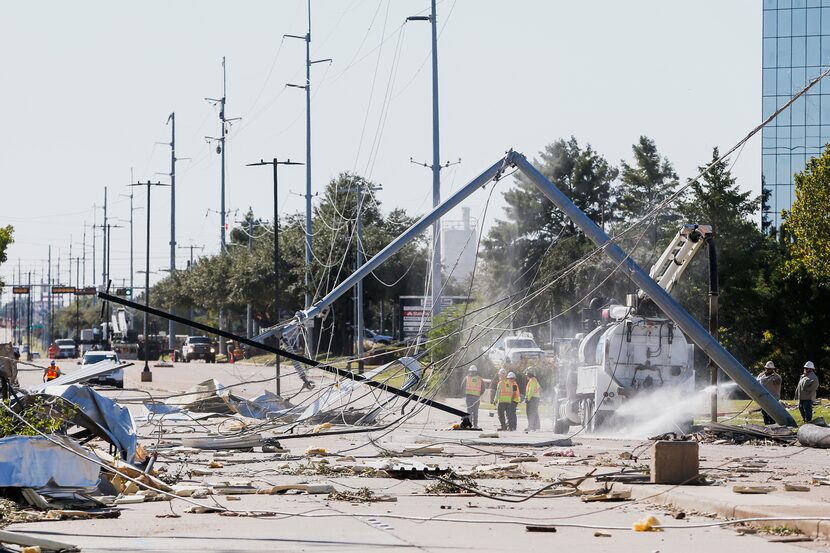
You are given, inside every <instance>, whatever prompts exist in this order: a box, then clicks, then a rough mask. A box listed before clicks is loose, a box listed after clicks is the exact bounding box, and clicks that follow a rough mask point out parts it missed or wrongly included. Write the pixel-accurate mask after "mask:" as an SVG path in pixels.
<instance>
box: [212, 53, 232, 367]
mask: <svg viewBox="0 0 830 553" xmlns="http://www.w3.org/2000/svg"><path fill="white" fill-rule="evenodd" d="M227 94H228V76H227V71H226V69H225V57H224V56H223V57H222V97H221V98H205V100H207V101H208V102H211V103H213V104H214V105H216V104H218V105H219V124H220V125H221V127H222V129H221V130H222V132H221V134H220V135H219V137H218V138H217V137H213V136H206V137H205V139H207V140H208V141H218V142H219V146H218V147H217V153H218V154H221V156H222V161H221V170H220V188H221V193H220V196H221V199H220V203H219V213H220V224H221V227H222V228H221V230H220V233H219V253H220V255H221V254H224V253H225V248H226V246H225V231H226V223H225V216H226V215H227V213H226V209H225V135H226V133H227V125H226V123H228V122H229V121H238V120H239V119H241V118H240V117H234V118H232V119H228V118H226V117H225V104H226V102H227ZM224 325H225V308H224V307H220V308H219V328H220V329H222V330H224V329H225V326H224ZM219 353H222V354H224V353H225V338H224V337H222V336H220V337H219Z"/></svg>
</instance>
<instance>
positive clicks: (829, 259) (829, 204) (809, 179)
mask: <svg viewBox="0 0 830 553" xmlns="http://www.w3.org/2000/svg"><path fill="white" fill-rule="evenodd" d="M782 218H783V220H784V223H783V227H784V230H785V231H786V232H787V233H788V235H789V237H790V238H791V242H790V244H789V259H787V262H786V270H787V274H788V275H789V276H790V277H795V278H800V277H803V276H807V277H810V278H811V279H812V281H813V282H814V283H815V284H817V285H819V286H825V287H830V148H828V149H825V151H824V153H823V154H822V155H820V156H818V157H814V158H812V159H811V160H810V161H809V162H807V167H806V168H805V169H804V171H803V172H801V173H797V174H796V175H795V201H794V202H793V205H792V209H791V210H790V211H784V212H783V213H782Z"/></svg>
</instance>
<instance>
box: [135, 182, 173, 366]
mask: <svg viewBox="0 0 830 553" xmlns="http://www.w3.org/2000/svg"><path fill="white" fill-rule="evenodd" d="M130 186H146V187H147V243H146V251H145V255H146V258H145V259H146V264H145V267H144V307H150V191H151V190H152V188H153V186H170V185H168V184H162V183H160V182H150V181H147V182H136V183H133V184H131V185H130ZM148 318H149V315H148V313H146V312H145V313H144V370H142V371H141V381H142V382H152V381H153V373H152V372H150V363H149V358H150V334H149V332H148V330H147V319H148Z"/></svg>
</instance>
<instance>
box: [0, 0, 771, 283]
mask: <svg viewBox="0 0 830 553" xmlns="http://www.w3.org/2000/svg"><path fill="white" fill-rule="evenodd" d="M305 6H306V4H305V0H280V1H271V2H266V1H240V2H218V1H207V0H198V1H196V0H192V1H181V0H180V1H176V2H164V1H154V0H145V1H144V2H140V3H131V4H127V3H122V2H109V1H84V2H62V1H57V0H54V1H38V2H25V1H22V0H17V1H16V2H12V1H7V2H4V6H3V12H4V13H3V17H2V19H0V51H2V52H3V54H2V59H3V79H2V86H1V87H0V100H2V105H3V108H2V111H3V123H2V125H3V132H2V133H0V183H2V184H0V186H2V191H3V201H2V203H0V224H2V225H5V224H12V225H14V227H15V237H16V242H15V244H14V245H13V246H12V247H11V249H10V251H9V261H8V263H6V264H4V265H3V266H2V268H0V273H2V275H3V277H4V278H5V279H6V282H11V281H12V279H11V278H10V274H11V272H12V269H14V270H15V271H16V269H17V264H18V258H20V259H21V264H22V267H23V270H24V272H25V271H27V270H29V269H32V270H33V271H35V272H36V274H37V275H38V278H39V274H40V270H41V267H43V266H45V259H46V256H47V247H48V245H49V244H51V245H52V247H53V257H55V256H56V255H57V252H58V248H59V249H60V254H61V256H62V261H61V271H62V274H63V275H64V276H63V278H62V281H63V283H66V282H67V281H68V278H67V276H66V269H67V262H68V256H69V247H70V242H71V243H72V244H73V246H72V255H73V257H74V256H77V255H79V253H80V252H81V251H82V239H83V233H84V222H86V223H87V224H88V225H91V224H92V223H93V220H94V212H95V211H97V222H98V224H100V223H101V221H102V212H101V210H100V209H99V210H94V209H93V204H97V205H98V206H100V205H101V204H102V202H103V196H104V186H108V187H109V197H110V216H111V217H113V218H118V219H122V220H126V219H128V218H129V200H128V199H127V198H126V197H124V196H122V195H124V194H129V192H130V189H129V188H128V187H127V184H128V183H129V182H130V171H131V168H134V174H135V178H136V179H140V180H142V181H146V180H147V179H152V180H159V179H161V180H166V179H167V177H166V176H164V175H158V174H156V173H159V172H164V173H166V172H168V171H169V164H170V149H169V148H168V147H167V146H166V145H165V144H154V143H155V142H169V140H170V136H169V133H170V129H169V127H167V126H166V125H165V121H166V120H167V117H168V115H169V114H170V112H172V111H175V112H176V121H177V140H176V142H177V155H178V157H179V158H184V157H190V158H192V160H190V161H180V162H179V166H178V176H177V237H176V238H177V241H178V243H179V245H182V246H186V245H188V244H190V243H194V244H197V245H199V246H202V245H204V246H205V249H204V253H214V252H216V251H218V247H219V229H220V227H219V215H218V213H217V211H218V209H219V156H218V155H216V153H215V152H214V148H215V145H209V144H207V143H206V141H205V139H204V136H205V135H213V136H216V135H217V134H218V133H219V124H218V110H217V109H216V108H215V107H214V106H212V105H211V104H209V103H208V102H205V101H204V100H203V98H204V97H208V96H209V97H219V96H221V94H222V91H221V85H222V80H221V77H222V68H221V59H222V56H226V57H227V73H228V96H227V98H228V103H227V116H228V117H242V120H241V121H239V122H237V123H235V124H234V125H233V126H232V127H231V128H230V134H229V139H228V144H227V171H228V177H227V205H228V208H229V209H231V210H232V211H236V210H239V211H238V213H232V214H231V215H230V217H229V221H231V222H232V221H233V220H234V219H237V218H240V217H241V216H242V214H243V213H244V212H245V211H246V210H247V208H248V207H249V206H253V208H254V211H255V214H256V215H257V216H261V217H263V218H268V219H270V218H271V217H272V181H271V173H270V171H269V170H268V169H267V168H262V167H258V168H249V167H245V164H246V163H250V162H253V161H257V160H259V159H260V158H272V157H275V156H276V157H279V158H286V157H290V158H291V159H292V160H299V161H304V157H305V125H304V121H305V96H304V92H303V91H302V90H299V89H292V88H286V87H285V84H286V83H288V82H293V83H300V84H301V83H302V82H303V79H304V56H305V49H304V44H303V41H301V40H294V39H283V38H282V36H283V34H285V33H289V34H295V35H302V34H304V33H305V31H306V16H305ZM428 7H429V2H428V0H394V1H392V0H314V2H313V5H312V16H313V30H312V57H313V58H315V59H318V58H333V60H334V61H333V63H331V64H328V63H320V64H317V65H315V66H314V68H313V73H312V89H313V91H314V97H313V100H312V116H313V120H312V125H313V148H312V151H313V160H314V164H313V188H314V191H320V190H322V189H323V187H324V185H325V184H326V183H327V182H328V181H329V180H330V179H331V178H333V177H335V176H336V175H337V174H338V173H340V172H343V171H356V172H358V173H361V174H364V175H366V176H368V177H369V178H371V179H372V180H373V181H375V182H377V183H380V184H382V185H383V187H384V189H383V191H381V192H380V193H379V194H380V198H381V200H382V202H383V204H384V207H385V208H392V207H404V208H406V209H407V210H409V211H410V213H417V214H421V213H423V212H424V211H425V210H426V208H427V207H428V206H430V205H431V175H430V172H429V171H428V170H427V169H425V168H423V167H418V166H416V165H413V164H411V163H410V162H409V160H410V157H413V158H414V159H415V160H418V161H429V160H430V157H431V119H430V113H431V98H430V86H431V85H430V82H431V81H430V79H431V73H430V64H429V63H428V56H429V48H430V34H429V24H428V23H426V22H409V23H404V20H405V18H406V16H409V15H415V14H423V13H425V12H426V10H428ZM438 22H439V28H440V29H441V30H442V34H441V36H440V40H439V75H440V95H441V98H440V105H441V154H442V158H443V160H451V161H454V160H457V159H458V158H461V159H462V163H461V164H460V165H456V166H453V167H451V168H450V169H447V170H446V171H444V172H443V194H444V196H445V197H446V195H447V194H448V193H449V192H450V191H451V190H452V189H453V188H454V187H455V188H457V187H458V186H460V185H461V184H463V183H465V182H467V181H468V180H469V179H470V178H471V177H473V176H475V175H477V174H478V173H479V172H481V171H482V170H483V169H484V168H485V167H487V166H489V165H490V164H491V163H493V162H494V161H495V160H496V159H498V158H499V157H500V156H501V155H502V154H503V152H504V151H505V150H506V149H508V148H511V147H512V148H515V149H517V150H519V151H521V152H524V153H525V154H527V155H528V156H529V157H532V156H535V155H536V153H537V152H538V151H539V150H540V149H542V148H543V147H544V145H545V144H547V143H549V142H552V141H554V140H556V139H557V138H560V137H568V136H570V135H574V136H576V137H577V139H579V141H580V142H590V143H591V144H592V145H593V146H594V147H595V148H596V149H597V150H598V151H599V152H600V153H602V154H603V155H605V156H606V158H607V159H608V160H609V161H610V162H612V163H614V164H617V163H619V161H620V159H629V158H630V151H631V150H630V148H631V144H632V143H634V142H635V141H636V140H637V138H638V137H639V136H640V135H641V134H646V135H648V136H650V137H652V138H653V139H655V140H656V142H657V145H658V148H659V149H660V151H661V152H662V153H664V154H665V155H667V156H668V157H669V159H670V160H671V161H672V162H673V163H674V164H675V167H676V169H677V171H678V173H679V174H680V176H681V178H686V177H689V176H691V175H692V174H693V173H694V172H695V168H696V167H697V166H698V165H700V164H701V163H702V162H703V161H705V160H707V159H708V158H709V156H710V154H711V148H712V146H715V145H718V146H721V148H722V149H725V148H726V147H728V146H731V145H732V144H734V143H735V142H736V141H737V140H738V139H739V138H741V137H742V136H743V135H744V134H746V132H747V131H748V130H749V129H750V128H751V127H752V126H754V125H755V124H757V122H758V121H759V120H760V115H761V102H760V90H761V62H760V60H761V2H760V0H729V1H723V0H686V1H667V0H628V1H626V2H621V1H618V0H604V1H603V0H580V1H567V2H566V1H561V0H545V1H543V0H537V1H531V0H525V1H514V2H505V1H504V0H501V1H495V0H443V1H442V2H440V3H439V4H438ZM759 143H760V142H759V140H753V141H752V142H750V143H749V144H748V145H747V146H746V148H745V149H744V151H743V152H742V154H741V155H740V157H739V159H738V160H737V162H736V163H735V166H734V173H735V174H736V176H737V177H738V181H739V183H740V184H741V186H743V187H744V188H747V189H752V190H758V189H759V187H760V184H759V181H760V177H759V174H760V160H759ZM280 182H281V189H280V198H279V200H280V205H281V212H282V214H283V215H284V214H286V213H289V212H294V211H297V210H300V209H302V206H303V199H302V198H301V197H300V196H299V195H298V194H300V193H302V192H304V187H305V171H304V169H303V168H302V167H296V168H295V167H289V168H282V169H281V172H280ZM508 185H509V181H503V182H502V183H501V185H500V186H502V187H503V188H504V189H506V188H507V187H508ZM497 196H498V194H497ZM152 200H153V207H152V241H153V243H152V246H151V250H150V254H151V270H152V271H157V270H158V269H161V268H166V267H167V266H168V258H169V246H168V242H169V236H170V234H169V233H170V201H169V190H168V189H161V188H156V189H154V191H153V196H152ZM484 200H485V198H484V194H481V195H480V196H478V197H474V199H472V200H470V201H469V202H467V203H466V204H465V205H469V206H471V207H472V211H473V216H475V217H481V216H482V210H483V207H484ZM145 201H146V197H145V195H144V192H143V190H136V191H135V205H136V207H143V206H144V204H145ZM502 205H503V202H502V201H501V198H500V197H498V199H497V201H494V202H492V203H491V205H490V208H489V211H488V212H487V214H486V218H485V219H486V220H485V224H491V223H492V221H493V220H494V219H495V218H496V217H500V216H501V212H502V211H501V206H502ZM209 210H213V211H209ZM455 215H457V216H458V217H460V211H459V212H458V213H455ZM135 217H136V225H135V254H136V270H138V269H143V268H144V237H145V234H144V233H145V228H146V227H145V217H146V214H145V212H144V210H143V209H142V210H140V211H135ZM117 223H118V224H122V225H125V223H124V222H123V221H117ZM90 233H91V230H87V248H86V249H87V262H86V264H87V276H86V282H87V284H90V283H91V278H92V277H91V274H92V261H91V252H92V249H91V243H92V239H91V234H90ZM112 233H113V243H112V271H111V273H112V276H113V279H114V280H116V282H119V283H120V279H121V278H125V279H128V278H129V277H128V268H129V229H128V228H127V227H125V228H120V229H114V230H113V231H112ZM100 245H101V238H100V235H99V237H98V269H97V272H98V273H99V275H100V271H101V268H100V263H101V253H100ZM197 253H198V251H197ZM187 256H188V254H187V251H186V250H178V251H177V257H178V267H179V268H184V267H185V265H186V261H185V259H186V258H187ZM163 275H164V273H160V272H159V273H157V274H154V275H153V280H155V279H157V278H160V277H161V276H163ZM98 278H99V280H100V276H99V277H98ZM141 280H143V277H142V276H141V275H137V276H136V281H137V283H138V282H140V281H141ZM73 283H74V272H73Z"/></svg>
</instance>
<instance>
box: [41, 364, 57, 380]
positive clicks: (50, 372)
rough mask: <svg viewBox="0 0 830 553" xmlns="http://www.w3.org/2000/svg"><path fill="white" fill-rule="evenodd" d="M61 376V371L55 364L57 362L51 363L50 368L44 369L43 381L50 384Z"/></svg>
mask: <svg viewBox="0 0 830 553" xmlns="http://www.w3.org/2000/svg"><path fill="white" fill-rule="evenodd" d="M60 375H61V369H60V367H58V366H57V365H56V364H55V360H54V359H52V361H51V362H50V363H49V366H48V367H46V368H45V369H43V381H44V382H49V381H52V380H55V379H56V378H58V377H59V376H60Z"/></svg>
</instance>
